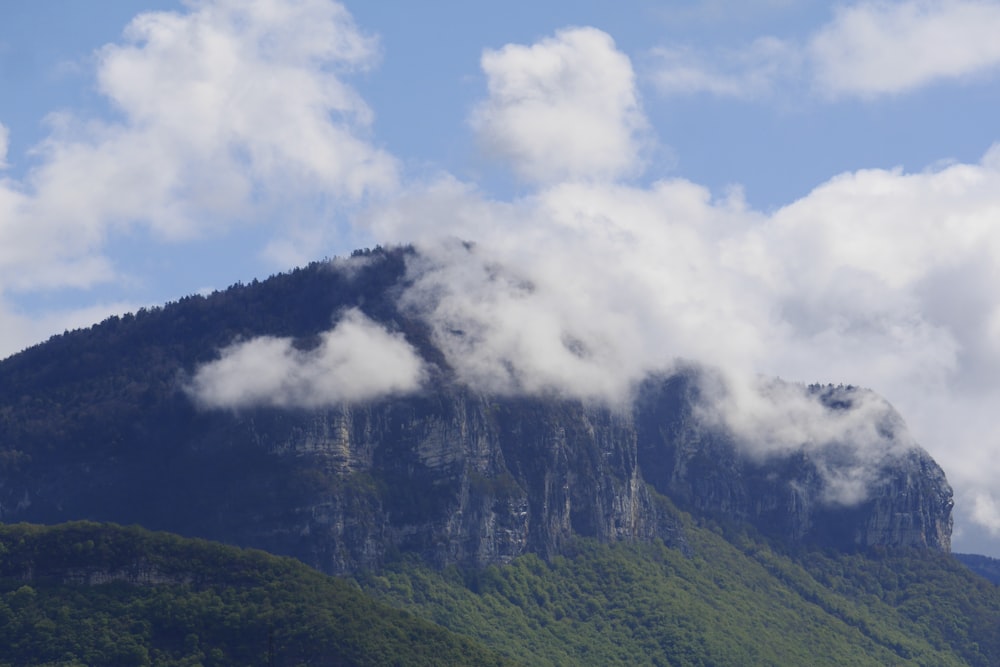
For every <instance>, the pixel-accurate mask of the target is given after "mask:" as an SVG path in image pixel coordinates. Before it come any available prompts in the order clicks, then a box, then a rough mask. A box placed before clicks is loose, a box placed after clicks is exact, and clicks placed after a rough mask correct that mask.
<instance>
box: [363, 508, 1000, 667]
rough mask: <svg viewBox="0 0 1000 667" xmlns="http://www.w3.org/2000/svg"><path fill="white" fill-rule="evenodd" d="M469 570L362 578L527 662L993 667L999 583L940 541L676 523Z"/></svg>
mask: <svg viewBox="0 0 1000 667" xmlns="http://www.w3.org/2000/svg"><path fill="white" fill-rule="evenodd" d="M687 530H688V536H689V540H690V543H691V547H692V549H693V555H692V556H691V557H687V556H685V555H684V554H683V553H681V552H680V551H678V550H676V549H670V548H666V547H664V546H663V545H660V544H644V545H637V544H632V545H629V544H621V543H619V544H612V545H606V544H598V543H596V542H593V541H589V540H582V541H580V542H578V543H577V544H576V545H575V546H574V548H572V549H570V550H568V551H567V553H566V555H564V556H558V557H555V558H553V559H551V560H550V562H544V561H542V560H541V559H539V558H537V557H536V556H534V555H528V556H524V557H522V558H519V559H517V560H516V561H514V562H513V563H512V564H511V565H509V566H505V567H490V568H486V569H485V570H481V571H475V572H467V571H466V572H463V571H460V570H457V569H454V568H452V569H446V570H444V571H436V570H433V569H430V568H427V567H423V566H421V565H419V564H418V563H413V562H409V563H405V564H401V565H397V566H395V567H392V568H389V569H388V570H387V571H385V572H383V573H380V574H378V575H370V576H368V577H365V578H363V579H362V583H363V586H364V588H365V590H367V591H370V592H372V593H373V594H374V595H376V596H378V597H380V598H381V599H383V600H385V601H388V602H391V603H393V604H395V605H397V606H399V607H402V608H404V609H409V610H412V611H414V612H417V613H419V614H421V615H423V616H425V617H426V618H428V619H430V620H433V621H435V622H437V623H440V624H441V625H443V626H445V627H448V628H449V629H451V630H454V631H456V632H461V633H464V634H467V635H469V636H471V637H476V638H479V639H482V640H483V641H484V642H485V643H487V644H488V645H490V646H493V647H495V648H496V649H497V650H498V651H500V652H502V653H503V654H504V655H506V656H508V657H511V658H513V659H516V660H520V661H523V662H526V663H528V664H532V665H578V664H591V665H635V664H654V665H702V666H707V665H715V666H720V665H733V666H740V665H781V666H787V665H810V666H814V665H831V666H832V665H838V666H842V665H927V666H928V667H930V666H935V667H937V666H944V665H978V666H983V667H988V666H993V665H997V664H1000V592H998V589H997V588H996V587H995V586H993V585H992V584H990V583H988V582H986V581H985V580H983V579H981V578H979V577H977V576H976V575H974V574H973V573H971V572H969V571H968V570H967V569H966V568H964V567H963V566H962V565H961V564H960V563H958V562H957V561H956V560H955V559H954V558H952V557H951V556H949V555H947V554H941V553H936V552H931V551H927V550H920V551H918V550H908V551H899V552H895V553H889V552H885V551H882V552H873V553H869V554H866V555H862V554H852V555H845V554H837V553H834V552H821V551H802V552H800V553H798V554H794V555H792V554H787V553H782V551H781V549H780V548H778V547H773V548H772V547H771V546H768V545H767V544H766V543H765V542H763V541H761V540H758V539H752V538H750V537H747V536H746V535H736V536H732V535H730V536H729V539H728V540H727V539H725V538H724V537H723V536H722V535H721V534H720V533H721V531H718V530H716V529H709V528H695V527H693V526H688V529H687Z"/></svg>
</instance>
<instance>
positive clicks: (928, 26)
mask: <svg viewBox="0 0 1000 667" xmlns="http://www.w3.org/2000/svg"><path fill="white" fill-rule="evenodd" d="M998 30H1000V5H997V4H996V3H994V2H983V1H979V0H954V1H948V2H944V1H940V0H904V1H903V2H882V1H878V2H876V1H866V2H859V3H855V4H853V5H845V6H840V7H836V8H835V9H834V13H833V17H832V19H831V20H830V21H829V22H828V23H827V24H825V25H823V26H822V27H820V28H819V29H818V30H816V31H815V32H814V33H813V34H812V35H810V36H809V37H807V38H806V39H805V40H802V41H795V40H788V39H778V38H776V37H761V38H759V39H757V40H755V41H754V42H753V43H751V44H750V45H749V46H747V47H745V48H744V49H741V50H733V49H727V50H715V51H711V50H695V49H692V48H685V47H678V46H664V47H659V48H657V49H654V51H653V54H652V55H653V56H654V62H655V64H654V66H653V70H652V73H651V75H650V76H651V80H652V82H653V84H654V85H655V86H656V87H657V88H658V89H659V90H660V91H661V92H662V93H663V94H667V95H682V94H694V93H708V94H712V95H718V96H723V97H739V98H755V99H761V98H764V99H766V98H768V97H770V96H772V95H775V94H785V95H801V94H802V93H803V92H809V93H812V94H815V95H817V96H819V97H820V98H825V99H837V98H849V97H859V98H865V99H871V98H876V97H879V96H885V95H894V94H900V93H905V92H909V91H912V90H915V89H917V88H920V87H922V86H926V85H930V84H933V83H937V82H940V81H946V80H962V79H967V78H969V77H972V76H975V75H980V74H983V73H986V72H990V71H996V70H997V69H998V67H1000V43H998V42H997V40H996V39H995V35H996V34H997V31H998Z"/></svg>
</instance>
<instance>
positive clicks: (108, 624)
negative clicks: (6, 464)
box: [0, 523, 505, 666]
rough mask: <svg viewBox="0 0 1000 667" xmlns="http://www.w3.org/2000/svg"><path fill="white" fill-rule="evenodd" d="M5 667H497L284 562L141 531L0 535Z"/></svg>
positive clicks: (431, 628)
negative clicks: (168, 666)
mask: <svg viewBox="0 0 1000 667" xmlns="http://www.w3.org/2000/svg"><path fill="white" fill-rule="evenodd" d="M0 619H2V621H0V664H5V665H41V664H60V665H69V664H88V665H149V664H157V665H166V664H171V665H194V664H202V665H220V666H221V665H236V664H239V665H301V664H309V665H343V664H350V665H388V664H398V665H446V664H452V665H471V664H481V665H501V664H505V663H504V661H503V660H502V659H501V658H500V657H499V656H498V655H496V654H495V653H493V652H491V651H489V650H488V649H485V648H483V647H482V646H481V645H478V644H476V643H475V642H473V641H471V640H469V639H466V638H463V637H460V636H457V635H455V634H452V633H449V632H447V631H445V630H443V629H442V628H441V627H439V626H436V625H434V624H432V623H428V622H426V621H422V620H420V619H418V618H415V617H413V616H411V615H409V614H406V613H403V612H399V611H396V610H394V609H391V608H389V607H387V606H385V605H382V604H378V603H375V602H373V601H372V600H371V599H370V598H369V597H367V596H366V595H364V594H363V593H362V592H361V591H359V590H358V589H357V588H356V587H354V586H351V585H349V584H347V583H345V582H343V581H340V580H337V579H333V578H330V577H326V576H323V575H321V574H320V573H318V572H316V571H315V570H312V569H310V568H308V567H305V566H304V565H302V564H301V563H298V562H296V561H294V560H292V559H287V558H277V557H274V556H270V555H268V554H265V553H262V552H253V551H243V550H240V549H236V548H233V547H226V546H222V545H219V544H213V543H209V542H205V541H201V540H190V539H182V538H179V537H176V536H173V535H168V534H163V533H150V532H148V531H144V530H142V529H140V528H137V527H131V528H121V527H118V526H108V525H98V524H93V523H73V524H67V525H61V526H56V527H51V528H48V527H40V526H28V525H23V524H22V525H15V526H3V527H0Z"/></svg>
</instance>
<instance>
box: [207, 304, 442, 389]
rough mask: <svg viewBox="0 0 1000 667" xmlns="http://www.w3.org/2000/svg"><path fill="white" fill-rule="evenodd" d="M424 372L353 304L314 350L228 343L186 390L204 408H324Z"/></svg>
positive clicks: (413, 380) (263, 341) (283, 341)
mask: <svg viewBox="0 0 1000 667" xmlns="http://www.w3.org/2000/svg"><path fill="white" fill-rule="evenodd" d="M423 377H424V367H423V362H422V361H421V360H420V357H419V356H417V354H416V352H415V351H414V350H413V348H411V347H410V345H409V344H408V343H407V342H406V341H405V340H404V339H403V337H402V336H400V335H398V334H392V333H389V332H388V331H386V330H385V329H384V328H382V327H381V326H379V325H378V324H376V323H375V322H372V321H371V320H370V319H368V318H367V317H365V315H364V314H363V313H361V312H360V311H358V310H355V309H351V310H348V311H346V312H345V313H344V314H343V316H342V317H341V318H340V321H339V322H338V323H337V325H336V326H335V327H334V328H333V329H331V330H330V331H328V332H326V333H324V334H323V335H322V336H321V340H320V343H319V345H318V346H317V347H315V348H313V349H308V350H302V349H298V348H297V347H296V346H295V343H294V341H293V340H291V339H288V338H274V337H267V336H265V337H260V338H254V339H252V340H249V341H243V342H240V343H235V344H233V345H231V346H230V347H227V348H226V349H224V350H222V352H221V355H220V358H219V359H217V360H216V361H213V362H211V363H209V364H206V365H204V366H202V367H200V368H199V369H198V370H197V372H196V373H195V375H194V377H193V378H192V380H191V382H190V385H189V387H188V391H189V392H190V394H191V395H192V396H193V397H194V398H195V399H196V400H197V401H198V402H199V403H200V404H201V405H203V406H205V407H207V408H231V409H238V408H243V407H252V406H275V407H322V406H328V405H338V404H343V403H352V402H357V401H366V400H371V399H375V398H380V397H382V396H385V395H388V394H399V393H406V392H412V391H415V390H417V389H418V388H419V387H420V384H421V382H422V381H423Z"/></svg>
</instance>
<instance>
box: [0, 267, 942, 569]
mask: <svg viewBox="0 0 1000 667" xmlns="http://www.w3.org/2000/svg"><path fill="white" fill-rule="evenodd" d="M414 257H415V253H414V252H413V251H412V250H409V249H395V250H390V251H385V250H377V251H375V252H368V253H358V254H357V255H356V256H355V257H354V258H353V259H352V260H346V261H344V260H340V261H335V262H329V263H317V264H314V265H311V266H309V267H307V268H305V269H299V270H296V271H293V272H291V273H289V274H284V275H280V276H275V277H273V278H271V279H269V280H267V281H264V282H262V283H254V284H252V285H238V286H234V287H233V288H231V289H229V290H227V291H225V292H221V293H216V294H213V295H211V296H209V297H187V298H185V299H182V300H181V301H179V302H177V303H173V304H169V305H168V306H166V307H165V308H162V309H154V310H152V311H140V312H139V313H137V314H135V315H134V316H132V315H130V316H126V317H122V318H117V317H115V318H111V319H109V320H106V321H105V322H103V323H101V324H99V325H97V326H95V327H93V328H91V329H90V330H87V331H78V332H73V333H67V334H65V335H63V336H58V337H55V338H53V339H52V340H50V341H48V342H47V343H45V344H43V345H39V346H36V347H34V348H32V349H29V350H27V351H25V352H23V353H22V354H19V355H15V356H14V357H11V358H9V359H7V360H4V361H3V362H2V363H0V378H2V382H0V520H3V521H35V522H41V523H53V522H59V521H66V520H72V519H93V520H100V521H115V522H119V523H139V524H142V525H144V526H147V527H150V528H154V529H164V530H170V531H173V532H177V533H180V534H184V535H192V536H200V537H207V538H211V539H218V540H222V541H226V542H230V543H233V544H239V545H244V546H255V547H260V548H264V549H266V550H269V551H272V552H274V553H280V554H288V555H294V556H296V557H298V558H300V559H301V560H303V561H305V562H306V563H309V564H311V565H314V566H316V567H318V568H320V569H322V570H324V571H327V572H333V573H345V572H353V571H357V570H359V569H361V568H378V567H381V566H382V565H383V564H384V563H385V562H386V561H387V560H388V559H392V558H393V557H394V556H395V555H396V554H399V553H416V554H419V555H420V556H421V557H422V558H424V559H426V560H427V561H428V562H430V563H433V564H435V565H436V566H444V565H448V564H462V565H470V566H473V565H474V566H482V565H487V564H492V563H503V562H508V561H510V560H511V559H513V558H515V557H517V556H519V555H523V554H526V553H536V554H539V555H541V556H542V557H546V558H549V557H553V556H555V555H557V554H559V553H560V552H561V551H562V550H563V548H564V546H565V545H566V544H568V543H570V542H571V541H572V540H573V539H574V538H575V537H578V536H583V537H592V538H596V539H599V540H602V541H616V540H626V541H633V540H638V541H649V540H654V539H662V540H663V541H664V542H666V543H667V544H669V545H672V546H676V547H678V548H681V549H685V548H686V546H685V545H686V541H685V536H684V532H683V529H682V528H681V527H680V523H679V520H678V518H677V514H676V512H675V511H674V510H672V509H669V508H668V507H667V506H666V505H665V504H664V503H661V502H659V501H658V500H657V497H658V494H663V495H665V496H668V497H671V498H673V499H674V500H675V501H676V502H677V504H678V505H679V506H680V507H681V508H682V509H685V510H689V511H692V512H696V513H700V514H704V515H708V516H713V517H716V518H722V519H727V520H731V521H735V522H742V521H749V522H751V523H753V524H754V525H755V526H756V527H757V528H758V529H759V530H761V531H762V532H763V533H765V534H770V535H773V536H775V537H778V538H780V539H782V540H785V541H788V542H789V543H805V544H818V545H824V546H831V547H834V548H837V549H848V550H850V549H858V548H867V547H871V546H876V545H883V546H892V547H909V546H918V547H930V548H933V549H939V550H944V551H947V550H948V547H949V540H950V531H951V489H950V487H949V486H948V484H947V481H946V480H945V479H944V475H943V473H942V472H941V470H940V468H939V467H938V466H937V465H936V464H935V463H934V462H933V460H931V459H930V457H929V456H927V454H926V453H925V452H923V450H921V449H920V448H919V447H917V446H916V445H914V444H912V443H910V442H909V441H908V440H907V439H906V437H904V436H905V427H903V426H902V421H901V420H900V419H899V418H898V415H895V413H894V412H893V411H892V410H891V408H889V407H888V406H883V405H881V404H879V405H877V406H876V410H875V412H871V410H869V412H866V413H863V416H864V415H868V414H869V413H870V414H871V417H870V418H869V417H867V416H865V417H864V418H865V419H868V420H869V421H871V422H872V424H871V426H872V428H870V429H868V430H871V431H875V432H877V437H878V438H879V439H880V442H882V443H883V445H884V444H885V443H888V447H883V449H882V450H878V455H877V456H876V457H874V458H871V457H869V456H868V455H867V454H864V456H862V450H861V449H860V448H859V447H858V446H855V443H852V442H845V441H831V442H829V443H822V442H821V443H820V445H821V446H812V447H810V448H805V447H793V448H791V449H789V448H785V449H772V450H767V451H766V453H765V454H759V453H758V454H752V453H751V452H753V451H754V446H755V444H756V443H754V442H751V441H748V440H747V438H746V437H745V436H741V435H740V434H738V433H735V432H733V431H731V430H730V429H728V428H727V427H726V426H725V424H722V423H720V422H718V421H713V420H712V419H709V418H706V417H705V415H704V414H703V411H702V410H701V407H702V401H701V400H700V398H701V391H702V390H703V388H704V387H706V386H707V384H708V383H710V381H711V376H712V373H711V371H706V370H705V369H702V368H699V367H695V366H691V365H686V366H680V367H678V369H676V370H675V371H674V372H673V374H670V375H661V376H652V377H650V378H649V379H648V380H647V381H646V382H645V383H643V384H642V385H641V386H640V387H638V388H637V390H636V395H635V397H634V400H632V401H631V402H629V403H627V404H620V405H605V404H599V403H593V402H588V401H584V400H581V399H574V398H566V397H560V396H559V395H555V394H545V393H542V394H538V393H535V394H532V395H516V394H510V393H489V392H484V391H482V390H474V389H471V388H469V387H468V386H466V385H464V384H463V383H462V382H460V381H459V380H458V378H457V377H456V375H455V374H454V373H453V371H452V368H451V366H450V365H449V357H448V355H447V354H446V353H445V352H444V351H443V349H442V348H441V347H440V346H439V345H438V344H437V343H438V341H437V340H436V339H435V335H434V333H433V327H432V326H431V325H432V323H430V322H428V321H427V320H426V319H425V318H424V317H423V315H422V314H421V313H420V312H415V311H414V310H413V309H412V308H407V307H403V306H401V303H402V301H401V298H400V295H401V293H402V292H403V290H405V288H406V285H407V284H408V281H409V279H410V273H409V268H408V267H409V266H410V263H411V262H412V261H414V260H413V258H414ZM345 321H346V322H357V321H362V322H371V323H374V324H372V325H367V324H366V325H365V326H366V327H367V328H363V329H361V333H362V336H371V335H381V336H383V337H388V338H387V339H388V340H390V341H391V342H393V344H400V345H402V344H405V346H407V349H412V350H414V351H415V353H416V354H417V355H419V358H420V360H421V363H422V364H423V365H424V366H425V371H424V377H423V379H422V384H421V385H420V387H419V388H416V389H413V388H411V389H409V390H406V391H389V392H386V393H385V394H384V395H378V396H374V397H371V398H366V399H364V400H343V401H339V402H334V403H323V402H314V401H312V397H311V396H308V395H301V394H300V395H298V396H297V401H298V402H297V403H296V402H294V401H293V402H291V403H289V402H278V401H276V400H274V398H273V397H272V396H268V395H264V396H259V397H258V398H257V402H256V403H250V404H245V405H243V404H241V405H230V406H225V405H222V404H207V403H206V400H204V398H203V397H201V398H199V396H198V395H197V392H195V391H193V390H192V387H193V386H194V385H195V384H196V383H194V378H196V377H198V373H199V369H203V368H205V367H206V365H208V364H211V363H213V362H219V360H220V350H221V351H223V353H225V351H226V350H232V349H234V348H233V347H230V346H232V345H233V343H234V342H238V341H244V342H246V341H249V342H253V341H263V343H262V344H261V345H260V346H259V347H260V349H262V350H264V351H265V352H267V353H269V354H274V352H273V350H275V349H277V350H278V352H277V354H278V355H279V356H280V357H282V358H288V357H292V358H296V359H298V358H301V359H303V360H304V361H303V362H302V364H301V366H302V367H301V368H299V369H298V371H299V372H300V373H306V372H309V370H308V368H309V364H315V363H318V360H319V356H318V355H319V354H321V353H323V351H324V350H325V349H326V348H325V347H324V346H327V345H328V344H329V335H328V334H327V333H325V332H327V331H328V330H329V328H330V326H331V323H333V322H345ZM355 328H356V329H358V327H355ZM449 335H451V336H452V337H454V336H457V335H459V334H456V333H454V332H452V333H451V334H449ZM262 336H264V337H269V338H260V337H262ZM286 341H287V342H286ZM400 341H405V343H401V342H400ZM237 349H248V348H239V346H237ZM254 349H256V348H254ZM269 351H271V352H269ZM310 355H311V356H310ZM356 381H357V380H356ZM779 389H780V388H779ZM814 393H815V394H816V396H815V397H813V398H812V399H809V400H811V401H812V403H814V404H815V405H814V408H815V409H816V410H819V413H821V416H832V417H831V418H836V416H837V415H838V414H840V413H844V414H854V412H852V406H853V405H854V404H855V403H858V404H861V403H865V404H870V403H872V402H873V401H871V400H869V399H870V396H869V394H870V392H868V393H866V392H862V391H861V390H857V389H854V388H833V387H829V388H818V389H816V390H814ZM816 406H818V407H816ZM855 412H857V411H855ZM824 418H825V417H824ZM859 471H860V472H861V473H864V474H863V475H862V476H861V477H858V473H859ZM859 480H860V481H859ZM845 489H846V490H848V491H850V492H851V493H850V498H849V499H847V500H845V499H844V497H843V496H844V490H845Z"/></svg>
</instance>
